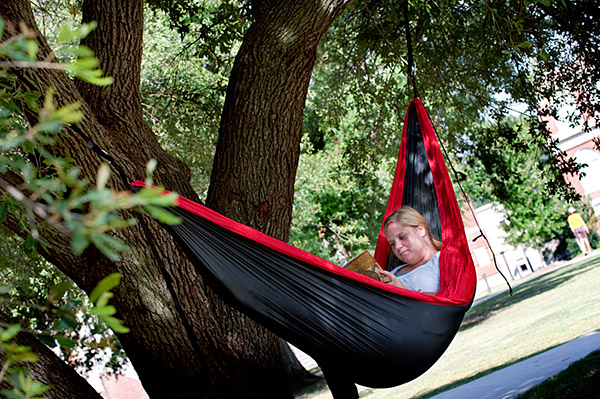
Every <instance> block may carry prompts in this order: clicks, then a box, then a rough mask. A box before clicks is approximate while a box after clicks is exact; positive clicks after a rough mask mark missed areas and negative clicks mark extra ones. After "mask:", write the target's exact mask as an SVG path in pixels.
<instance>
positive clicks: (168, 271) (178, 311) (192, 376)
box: [0, 0, 349, 398]
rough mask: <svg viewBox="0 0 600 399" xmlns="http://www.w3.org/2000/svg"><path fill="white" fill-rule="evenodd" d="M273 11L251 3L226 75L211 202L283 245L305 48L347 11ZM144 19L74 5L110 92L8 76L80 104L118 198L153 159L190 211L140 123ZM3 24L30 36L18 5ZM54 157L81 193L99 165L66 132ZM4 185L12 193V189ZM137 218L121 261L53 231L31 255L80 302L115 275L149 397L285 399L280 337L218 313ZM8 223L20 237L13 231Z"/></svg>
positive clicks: (179, 179) (286, 7) (218, 305)
mask: <svg viewBox="0 0 600 399" xmlns="http://www.w3.org/2000/svg"><path fill="white" fill-rule="evenodd" d="M275 3H276V4H277V5H270V4H269V2H259V1H256V2H254V3H253V10H254V12H255V14H256V22H255V23H254V24H253V25H252V27H251V28H250V30H249V31H248V34H247V35H246V38H245V39H244V44H243V45H242V49H241V50H240V54H239V55H238V57H237V58H236V62H235V65H234V70H233V72H232V75H231V82H230V85H229V88H228V93H227V99H226V105H225V108H224V111H223V116H222V123H221V130H220V138H219V144H218V148H217V155H216V158H215V171H216V172H214V176H213V177H212V180H211V187H210V189H209V199H208V203H209V204H210V206H212V207H213V208H215V209H216V210H218V211H219V212H221V213H224V214H225V215H227V216H229V217H232V218H234V219H237V220H239V221H241V222H243V223H246V224H249V225H251V226H253V227H256V228H258V229H260V230H262V231H263V232H266V233H267V234H270V235H273V236H275V237H277V238H280V239H287V236H288V234H289V225H290V220H291V208H292V200H293V186H294V178H295V173H296V167H297V163H298V155H299V142H300V137H301V134H302V112H303V107H304V100H305V98H306V93H307V90H308V84H309V79H310V74H311V70H312V67H313V65H314V62H315V57H316V47H317V44H318V41H319V39H320V38H321V36H322V34H323V33H324V32H325V30H326V29H327V27H328V26H329V24H330V23H331V21H332V20H333V18H335V16H337V15H338V14H339V13H340V12H341V11H342V9H343V7H345V6H346V5H347V3H349V1H348V0H346V1H341V0H336V1H334V0H330V1H321V2H313V1H308V0H304V1H298V2H291V3H288V2H281V3H279V2H275ZM142 10H143V7H142V2H141V0H132V1H127V2H122V1H118V0H97V1H84V4H83V18H84V20H85V21H89V20H96V21H98V28H97V30H96V31H95V32H94V33H93V34H91V35H90V36H89V37H88V38H87V39H86V40H85V43H86V44H87V45H88V46H90V47H91V48H92V49H93V50H94V51H95V52H96V54H97V56H98V57H99V59H100V60H101V66H102V68H103V70H104V71H105V73H106V75H108V76H113V77H114V78H115V83H114V84H113V85H111V86H109V87H97V86H92V85H89V84H86V83H82V82H76V83H75V82H73V81H72V80H70V79H69V78H68V77H67V76H66V74H64V73H61V72H59V71H50V70H31V69H24V70H15V71H12V72H13V73H14V74H15V75H16V76H17V77H18V78H19V81H20V82H21V84H23V85H25V86H26V87H27V88H29V89H31V90H39V91H41V92H44V91H46V90H47V88H48V87H50V86H53V87H55V88H56V96H55V101H56V102H57V103H58V105H59V106H60V105H65V104H69V103H73V102H75V101H79V102H81V103H82V111H83V112H84V114H85V119H84V121H82V122H81V123H80V124H79V129H80V130H81V131H83V132H85V135H86V136H87V137H89V138H90V140H91V141H92V142H93V143H95V144H96V145H97V146H98V147H100V148H102V149H104V150H105V151H107V152H108V153H109V154H110V155H111V157H112V158H114V163H112V164H111V167H112V169H113V172H114V176H115V177H113V178H112V179H111V182H110V183H111V184H112V185H113V186H115V187H119V188H123V184H124V183H123V182H122V181H121V179H119V178H118V177H119V176H121V177H124V178H127V179H130V180H134V179H136V178H141V177H143V176H144V171H145V164H146V162H147V161H148V160H150V159H151V158H155V159H157V160H158V165H159V167H158V168H157V170H156V172H155V174H154V181H155V182H156V183H158V184H160V185H163V186H164V187H166V188H168V189H170V190H174V191H177V192H179V193H180V194H182V195H185V196H187V197H189V198H191V199H195V198H196V196H195V194H194V192H193V190H192V188H191V186H190V185H189V171H188V169H187V168H186V167H185V166H184V165H183V164H182V163H181V162H180V161H178V160H174V159H173V158H172V157H170V156H169V155H168V154H166V153H165V151H164V150H163V149H162V148H160V146H159V145H158V143H157V141H156V138H155V137H154V135H153V134H152V131H151V129H150V128H149V127H148V126H146V125H145V124H144V122H143V119H142V113H141V104H140V96H139V83H140V82H139V79H140V62H141V51H142V50H141V43H142V32H143V27H142ZM0 14H1V15H3V16H4V18H5V19H6V20H8V21H10V22H11V23H12V24H13V26H19V22H21V21H24V22H25V23H26V25H27V26H29V27H35V22H34V19H33V14H32V11H31V8H30V5H29V2H27V1H23V0H3V2H2V3H1V4H0ZM7 34H10V33H7ZM39 39H40V40H39V41H40V58H42V57H43V58H47V57H52V51H51V50H50V48H49V47H48V45H47V43H46V42H45V40H44V38H43V37H41V35H40V38H39ZM132 139H135V142H133V141H132ZM54 151H55V153H56V154H58V155H62V156H70V157H72V158H73V159H75V160H76V164H77V165H78V167H79V168H80V169H81V170H82V172H83V175H84V176H85V177H88V178H90V179H91V180H92V181H93V180H95V174H96V171H97V168H98V165H99V164H100V163H101V162H103V161H105V160H103V159H101V158H99V157H98V155H97V153H95V152H94V151H92V150H91V149H90V148H89V146H88V143H86V140H85V139H84V137H82V136H81V135H80V134H78V130H77V129H75V130H74V129H73V128H68V129H66V134H65V135H64V137H63V138H62V140H61V146H60V147H57V148H55V149H54ZM5 177H6V178H7V179H8V178H10V179H12V181H14V182H15V184H16V183H18V181H15V180H16V179H17V177H16V176H5ZM125 216H126V217H127V216H132V215H125ZM136 216H137V217H138V219H139V221H140V223H138V225H136V226H134V227H132V228H129V229H127V230H125V231H122V232H120V233H119V234H118V236H119V238H121V239H123V240H124V241H126V242H128V243H129V245H130V246H131V248H132V251H131V252H129V253H127V254H125V256H123V259H122V260H121V261H119V262H111V261H109V260H108V259H106V258H105V257H103V256H102V255H101V254H100V253H99V251H98V250H96V249H95V248H89V249H88V250H86V251H85V252H84V254H83V255H82V256H79V257H76V256H74V255H73V254H72V253H71V251H70V245H69V237H67V236H65V235H63V234H60V233H59V232H56V231H51V228H48V230H47V231H46V234H45V235H44V236H45V239H46V240H47V241H48V242H49V246H47V247H45V248H40V253H41V254H42V255H43V256H44V257H45V258H46V259H48V260H49V261H50V262H52V263H53V264H55V265H56V266H57V267H59V268H60V269H61V270H62V271H63V272H65V273H66V274H67V275H68V276H69V277H70V278H72V279H73V281H75V283H76V284H77V285H78V286H80V287H81V288H82V289H84V290H85V291H86V292H90V291H91V290H92V289H93V288H94V286H95V285H96V284H97V282H98V281H99V280H100V279H101V278H103V277H105V276H106V275H108V274H109V273H114V272H120V273H121V274H122V275H123V279H122V281H121V284H120V286H119V287H118V288H117V289H116V290H115V297H114V298H113V299H114V302H113V304H114V305H115V306H116V308H117V310H118V312H119V313H118V315H117V316H118V317H119V318H121V319H122V320H123V321H124V323H125V325H127V326H128V327H129V328H130V329H131V332H130V333H128V334H121V335H119V339H120V341H121V343H122V344H123V347H124V348H125V350H126V352H127V355H128V356H129V358H130V360H131V362H132V364H133V365H134V367H135V369H136V371H137V373H138V375H139V376H140V379H141V381H142V384H143V386H144V388H145V389H146V391H147V392H148V394H149V395H150V397H152V398H163V397H177V398H178V397H189V396H190V393H193V395H194V396H195V397H203V398H216V397H219V398H238V397H241V396H243V397H245V398H259V397H281V398H285V397H291V396H292V395H291V393H290V389H289V387H288V385H287V384H286V383H285V381H286V378H285V376H284V375H283V370H284V369H285V367H283V360H282V355H281V348H280V345H279V341H278V339H277V337H276V336H274V335H273V334H272V333H270V332H268V331H267V330H265V329H263V328H262V327H260V326H259V325H257V324H256V323H255V322H253V321H252V320H250V319H249V318H248V317H247V316H245V315H243V314H241V313H239V312H237V311H236V310H234V309H232V308H231V307H229V306H228V305H227V304H225V303H224V302H222V301H221V300H220V299H219V298H218V297H217V296H216V295H215V294H214V293H213V291H212V290H211V289H210V287H208V286H206V285H205V284H204V281H203V280H202V278H201V276H200V275H199V274H198V273H197V271H196V269H195V268H194V266H193V265H192V264H191V263H190V262H189V260H188V259H187V258H186V257H185V255H184V253H183V252H182V251H181V249H180V248H179V247H178V246H177V244H176V243H175V242H174V241H173V239H172V237H171V236H170V235H169V234H168V233H167V232H166V231H165V230H164V229H163V228H162V227H160V226H159V225H158V224H157V223H155V222H154V221H152V220H150V219H149V218H147V217H145V216H139V215H136ZM7 222H8V226H9V228H11V229H12V230H13V231H14V232H16V233H17V234H19V233H20V228H19V225H18V223H17V221H16V220H15V219H14V218H10V217H9V219H8V221H7ZM50 397H56V396H50Z"/></svg>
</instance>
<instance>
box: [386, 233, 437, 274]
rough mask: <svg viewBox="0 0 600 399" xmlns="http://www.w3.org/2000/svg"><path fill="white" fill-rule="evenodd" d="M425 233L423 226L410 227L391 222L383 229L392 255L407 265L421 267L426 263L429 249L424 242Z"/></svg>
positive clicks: (426, 242)
mask: <svg viewBox="0 0 600 399" xmlns="http://www.w3.org/2000/svg"><path fill="white" fill-rule="evenodd" d="M426 236H427V231H426V230H425V228H424V227H423V226H417V227H410V226H404V225H403V224H400V223H396V222H392V223H390V224H388V226H387V227H386V229H385V237H386V238H387V240H388V242H389V243H390V245H391V247H392V251H393V252H394V255H396V257H397V258H398V259H400V260H401V261H402V262H406V263H408V264H409V265H421V264H422V263H424V262H426V261H428V260H429V259H426V258H427V257H428V255H429V252H431V251H430V248H429V245H428V241H426V238H425V237H426Z"/></svg>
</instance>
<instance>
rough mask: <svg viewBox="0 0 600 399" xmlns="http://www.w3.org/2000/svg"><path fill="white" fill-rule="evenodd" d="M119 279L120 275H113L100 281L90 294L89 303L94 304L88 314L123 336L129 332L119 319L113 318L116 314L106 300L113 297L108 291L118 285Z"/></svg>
mask: <svg viewBox="0 0 600 399" xmlns="http://www.w3.org/2000/svg"><path fill="white" fill-rule="evenodd" d="M121 277H122V275H121V274H119V273H113V274H111V275H109V276H107V277H105V278H104V279H102V280H101V281H100V282H99V283H98V285H97V286H96V287H95V288H94V289H93V290H92V292H91V293H90V299H89V301H90V303H93V304H94V307H93V308H92V309H91V310H90V313H92V314H95V315H96V316H98V317H99V318H100V319H101V320H102V321H104V322H105V323H106V324H107V325H108V326H109V327H110V328H111V329H112V330H114V331H115V332H117V333H121V334H125V333H128V332H129V328H127V327H125V326H124V325H123V323H122V322H121V321H120V320H119V319H117V318H116V317H114V316H113V315H114V314H115V313H116V312H117V310H116V309H115V307H114V306H112V305H108V300H109V299H110V298H112V297H113V293H112V292H110V290H112V289H113V288H115V287H117V286H118V285H119V283H120V282H121Z"/></svg>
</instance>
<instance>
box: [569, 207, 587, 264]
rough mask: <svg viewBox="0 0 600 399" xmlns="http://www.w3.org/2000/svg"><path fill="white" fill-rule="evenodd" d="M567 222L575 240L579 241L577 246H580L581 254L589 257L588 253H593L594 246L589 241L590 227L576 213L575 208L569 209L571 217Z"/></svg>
mask: <svg viewBox="0 0 600 399" xmlns="http://www.w3.org/2000/svg"><path fill="white" fill-rule="evenodd" d="M567 222H569V227H570V228H571V231H573V234H574V235H575V239H576V240H577V244H578V245H579V249H580V250H581V252H582V253H583V254H584V255H587V254H588V252H592V246H591V245H590V240H589V239H588V232H589V230H588V227H587V225H586V224H585V221H584V220H583V218H582V217H581V215H580V214H579V213H577V212H575V208H573V207H570V208H569V217H568V218H567Z"/></svg>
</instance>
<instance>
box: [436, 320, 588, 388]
mask: <svg viewBox="0 0 600 399" xmlns="http://www.w3.org/2000/svg"><path fill="white" fill-rule="evenodd" d="M598 349H600V330H598V331H594V332H592V333H590V334H587V335H584V336H581V337H579V338H576V339H574V340H572V341H569V342H567V343H565V344H562V345H560V346H557V347H556V348H553V349H550V350H548V351H546V352H543V353H540V354H539V355H536V356H533V357H531V358H529V359H526V360H523V361H522V362H519V363H515V364H513V365H511V366H508V367H506V368H503V369H502V370H498V371H496V372H494V373H491V374H488V375H486V376H485V377H481V378H479V379H477V380H474V381H471V382H469V383H467V384H464V385H461V386H459V387H457V388H454V389H452V390H450V391H446V392H443V393H441V394H439V395H436V396H433V397H432V398H431V399H471V398H477V399H511V398H514V397H516V396H518V395H520V394H522V393H524V392H527V391H528V390H530V389H531V388H533V387H534V386H536V385H538V384H540V383H541V382H543V381H544V380H546V379H548V378H550V377H552V376H553V375H556V374H558V373H560V372H561V371H563V370H565V369H566V368H567V367H569V365H570V364H571V363H573V362H575V361H577V360H579V359H582V358H584V357H586V356H587V355H588V354H590V353H591V352H593V351H595V350H598Z"/></svg>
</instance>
